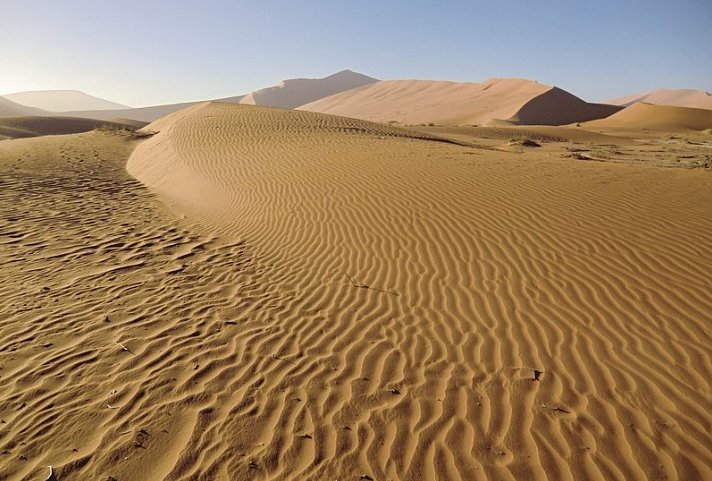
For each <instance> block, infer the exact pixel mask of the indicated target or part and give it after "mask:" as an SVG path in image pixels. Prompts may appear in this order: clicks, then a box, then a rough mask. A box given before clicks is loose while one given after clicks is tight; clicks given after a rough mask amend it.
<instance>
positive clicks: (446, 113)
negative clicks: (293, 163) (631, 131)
mask: <svg viewBox="0 0 712 481" xmlns="http://www.w3.org/2000/svg"><path fill="white" fill-rule="evenodd" d="M299 109H300V110H307V111H313V112H322V113H328V114H334V115H343V116H346V117H354V118H359V119H366V120H373V121H378V122H390V121H395V122H399V123H408V124H418V123H431V122H432V123H441V124H484V123H488V122H491V121H493V120H497V119H499V120H512V121H514V122H517V123H520V124H551V125H563V124H568V123H571V122H576V121H582V120H591V119H593V118H601V117H602V116H606V115H610V114H611V113H613V112H615V111H616V110H618V108H616V107H608V106H600V105H594V104H588V103H586V102H584V101H583V100H581V99H579V98H577V97H575V96H573V95H571V94H568V93H567V92H565V91H563V90H561V89H558V88H554V87H550V86H548V85H542V84H539V83H537V82H533V81H530V80H522V79H490V80H488V81H486V82H484V83H481V84H477V83H464V82H463V83H457V82H445V81H430V80H384V81H381V82H377V83H375V84H371V85H367V86H365V87H361V88H358V89H354V90H350V91H347V92H342V93H340V94H336V95H332V96H330V97H326V98H324V99H321V100H317V101H316V102H312V103H310V104H306V105H303V106H301V107H299Z"/></svg>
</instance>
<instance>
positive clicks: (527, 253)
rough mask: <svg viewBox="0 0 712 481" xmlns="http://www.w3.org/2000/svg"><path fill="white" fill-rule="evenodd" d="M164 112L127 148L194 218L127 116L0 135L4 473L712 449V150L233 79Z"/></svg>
mask: <svg viewBox="0 0 712 481" xmlns="http://www.w3.org/2000/svg"><path fill="white" fill-rule="evenodd" d="M148 129H151V130H158V131H160V133H158V134H156V135H154V136H153V137H152V138H150V139H148V140H145V141H143V143H141V144H140V145H139V146H138V148H137V149H136V150H135V151H134V153H133V155H132V157H131V159H130V160H129V162H128V168H129V170H130V171H131V172H132V173H133V174H134V175H135V176H136V177H137V178H139V179H140V180H142V181H143V182H146V183H147V184H148V185H150V186H151V188H152V189H153V190H154V191H155V192H157V193H159V196H160V200H162V201H163V202H167V203H168V204H170V205H172V206H173V208H174V209H175V210H177V211H182V212H184V213H185V214H186V215H187V217H186V218H185V219H182V220H180V219H177V218H176V217H175V216H174V215H173V214H171V213H169V212H167V211H166V209H165V208H163V207H162V204H161V202H159V199H158V198H156V197H155V196H154V195H153V194H151V193H150V192H149V191H148V190H146V189H145V188H144V187H143V186H142V185H141V184H140V183H139V182H137V181H135V180H133V179H132V178H130V177H129V176H128V175H127V174H126V173H125V172H124V170H123V166H124V163H125V162H126V158H127V157H128V155H129V152H130V151H131V149H132V148H133V147H134V141H131V140H129V139H127V138H124V137H119V136H111V135H107V134H99V133H87V134H79V135H74V136H65V137H43V138H37V139H23V140H14V141H3V142H0V176H1V177H0V182H2V185H3V189H0V199H1V200H0V209H1V210H0V220H1V222H2V224H0V229H1V230H0V232H1V233H2V235H1V236H0V242H2V246H3V247H2V249H0V265H1V267H2V272H3V274H4V275H5V276H6V279H8V280H9V282H3V283H2V284H0V299H1V301H0V302H1V304H0V306H2V311H3V313H4V314H3V324H2V329H1V330H0V341H1V344H0V345H2V346H3V349H2V350H1V351H0V368H1V370H0V376H2V377H1V379H2V383H0V419H2V421H4V422H3V423H2V424H1V425H0V478H2V479H7V480H8V481H16V480H21V479H44V477H46V475H47V468H46V466H47V465H50V464H51V465H54V466H55V468H56V472H57V475H58V479H60V480H64V479H107V478H108V476H112V477H113V478H115V479H117V480H119V481H124V480H145V479H157V480H160V479H166V480H179V479H180V480H188V479H211V480H212V479H215V480H220V479H223V480H228V479H229V480H235V479H238V480H240V479H244V480H247V479H280V480H283V479H286V480H289V479H295V480H296V479H299V480H303V479H308V480H311V479H314V480H320V479H325V480H333V479H339V480H346V479H354V480H358V479H375V480H389V479H390V480H436V479H453V480H458V479H462V480H484V479H491V480H501V479H504V480H515V479H517V480H519V479H532V480H545V479H551V480H555V479H556V480H559V479H592V480H610V479H614V480H624V479H625V480H643V479H663V478H667V479H708V478H710V477H711V476H712V469H711V468H710V466H711V465H712V448H711V446H712V436H711V435H710V434H709V433H710V426H711V425H712V413H711V412H710V410H709V405H710V401H712V392H711V389H710V375H711V374H712V363H711V362H710V357H711V356H710V355H711V352H710V351H711V349H710V345H712V342H711V341H712V339H710V337H711V336H710V331H709V326H710V323H711V321H712V315H711V314H710V313H711V312H712V293H711V292H712V291H711V290H710V287H711V285H710V278H709V272H711V271H712V258H710V256H709V255H708V253H709V250H710V247H711V243H712V216H710V215H709V206H710V205H712V188H711V187H710V183H711V182H710V174H709V172H708V171H705V170H703V169H696V170H686V169H660V168H650V167H640V166H632V165H615V164H610V163H602V162H581V161H576V160H574V159H571V158H563V157H562V155H563V153H564V152H566V151H567V149H573V148H583V147H591V148H593V147H595V146H594V145H589V144H585V143H583V139H582V138H581V137H580V138H579V139H578V140H577V141H576V142H579V143H575V142H547V143H543V144H542V145H543V146H542V147H541V148H532V149H521V150H520V151H507V149H509V148H510V143H509V141H508V140H507V139H506V138H505V136H508V135H510V134H511V132H510V131H507V132H506V133H504V132H499V133H498V131H496V130H493V131H490V134H491V135H488V136H481V135H480V136H479V137H478V135H479V134H474V133H473V132H470V133H469V134H472V135H468V133H467V132H463V131H455V132H454V134H455V135H457V136H458V139H456V140H458V141H460V142H463V143H468V144H469V145H472V146H471V147H467V146H462V145H455V144H450V143H445V142H441V141H436V140H437V138H436V137H434V136H433V133H438V132H430V131H423V132H419V133H414V132H413V131H409V130H406V129H398V128H392V127H388V126H384V125H378V124H371V123H367V122H361V121H356V120H351V119H343V118H335V117H329V116H322V115H318V114H311V113H307V112H298V111H281V110H276V109H266V108H257V107H243V106H234V105H225V104H202V105H198V106H195V107H192V108H191V109H189V110H187V111H184V112H179V113H177V114H175V115H173V116H171V118H168V119H165V120H163V121H160V122H157V123H155V124H153V125H151V126H149V127H148ZM513 130H517V129H513ZM571 130H572V131H576V132H578V133H577V134H576V135H579V136H585V135H587V134H585V133H581V132H580V131H577V130H576V129H575V128H572V129H571ZM520 132H521V133H523V135H531V132H536V129H534V130H524V129H520ZM565 132H566V131H562V130H557V131H556V132H549V133H548V134H547V133H546V132H539V134H540V135H541V136H542V137H540V140H541V141H542V142H544V141H545V140H547V139H546V138H545V137H543V136H544V135H550V136H552V137H553V135H551V134H554V133H556V135H561V134H563V133H565ZM451 133H452V132H451ZM439 134H440V135H441V136H447V135H448V132H439ZM592 135H593V137H592V138H593V139H596V140H595V141H598V140H599V139H601V138H605V139H607V140H610V139H613V137H610V136H606V137H602V136H600V134H592ZM498 136H499V137H498ZM691 138H692V137H691ZM695 138H697V137H695ZM699 138H703V137H702V136H701V134H699ZM548 140H550V139H548ZM611 145H613V144H609V146H611ZM621 145H622V147H620V148H621V149H628V150H632V149H633V148H634V147H633V146H634V145H635V144H634V141H633V140H631V139H627V140H625V141H623V140H622V141H621ZM520 152H521V153H520ZM124 348H125V349H124ZM535 370H538V371H543V374H541V375H540V380H539V381H535V380H533V378H534V373H535ZM23 458H24V459H23ZM363 476H368V478H364V477H363Z"/></svg>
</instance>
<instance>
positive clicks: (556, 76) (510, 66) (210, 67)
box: [0, 0, 712, 106]
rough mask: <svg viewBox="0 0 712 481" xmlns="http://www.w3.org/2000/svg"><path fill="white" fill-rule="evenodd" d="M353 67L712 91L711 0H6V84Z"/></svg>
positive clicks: (626, 88) (171, 84) (188, 94)
mask: <svg viewBox="0 0 712 481" xmlns="http://www.w3.org/2000/svg"><path fill="white" fill-rule="evenodd" d="M345 68H350V69H352V70H356V71H359V72H362V73H365V74H367V75H371V76H374V77H378V78H384V79H397V78H424V79H442V80H458V81H474V82H480V81H483V80H485V79H487V78H489V77H522V78H529V79H533V80H538V81H540V82H542V83H547V84H553V85H557V86H559V87H562V88H564V89H566V90H568V91H570V92H571V93H573V94H575V95H578V96H580V97H582V98H584V99H586V100H591V101H594V100H603V99H605V98H608V97H614V96H619V95H626V94H631V93H637V92H640V91H646V90H652V89H655V88H659V87H669V88H696V89H703V90H707V91H712V0H676V1H660V0H648V1H639V0H618V1H609V0H599V1H596V0H587V1H578V0H568V1H559V0H555V1H546V0H540V1H538V2H535V1H518V0H510V1H498V0H490V1H477V0H473V1H445V0H442V1H425V0H421V1H418V0H410V1H406V0H392V1H389V0H381V1H370V0H367V1H364V0H359V1H339V0H311V1H308V0H305V1H299V0H284V1H282V0H260V1H257V0H255V1H208V0H206V1H203V2H198V1H190V2H189V1H183V0H170V1H169V0H162V1H158V0H153V1H152V0H143V1H134V0H120V1H98V0H92V1H90V0H61V1H60V0H0V94H3V93H11V92H15V91H20V90H39V89H79V90H83V91H85V92H87V93H90V94H93V95H97V96H99V97H104V98H107V99H109V100H114V101H117V102H121V103H125V104H128V105H132V106H141V105H150V104H159V103H171V102H177V101H185V100H201V99H207V98H216V97H224V96H229V95H238V94H242V93H247V92H249V91H251V90H254V89H257V88H261V87H265V86H268V85H272V84H274V83H275V82H277V81H279V80H282V79H285V78H293V77H322V76H325V75H328V74H330V73H333V72H335V71H338V70H342V69H345Z"/></svg>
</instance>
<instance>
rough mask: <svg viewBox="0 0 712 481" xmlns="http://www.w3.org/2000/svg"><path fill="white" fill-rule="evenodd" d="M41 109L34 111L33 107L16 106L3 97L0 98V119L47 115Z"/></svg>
mask: <svg viewBox="0 0 712 481" xmlns="http://www.w3.org/2000/svg"><path fill="white" fill-rule="evenodd" d="M48 114H49V113H48V112H45V111H44V110H42V109H36V108H34V107H26V106H24V105H20V104H16V103H15V102H12V101H10V100H8V99H6V98H5V97H0V117H21V116H25V115H48Z"/></svg>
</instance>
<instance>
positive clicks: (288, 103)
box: [240, 70, 378, 109]
mask: <svg viewBox="0 0 712 481" xmlns="http://www.w3.org/2000/svg"><path fill="white" fill-rule="evenodd" d="M377 81H378V80H377V79H375V78H371V77H368V76H366V75H363V74H360V73H357V72H352V71H351V70H342V71H341V72H337V73H335V74H333V75H329V76H328V77H324V78H321V79H304V78H300V79H289V80H284V81H282V82H280V83H279V84H278V85H275V86H274V87H267V88H264V89H261V90H257V91H255V92H252V93H249V94H247V95H245V96H244V97H242V98H241V99H240V103H241V104H246V105H264V106H268V107H281V108H286V109H292V108H295V107H299V106H300V105H304V104H307V103H309V102H313V101H315V100H318V99H320V98H324V97H328V96H329V95H333V94H336V93H339V92H343V91H346V90H351V89H353V88H356V87H361V86H363V85H368V84H371V83H374V82H377Z"/></svg>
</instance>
